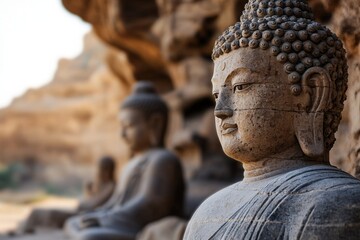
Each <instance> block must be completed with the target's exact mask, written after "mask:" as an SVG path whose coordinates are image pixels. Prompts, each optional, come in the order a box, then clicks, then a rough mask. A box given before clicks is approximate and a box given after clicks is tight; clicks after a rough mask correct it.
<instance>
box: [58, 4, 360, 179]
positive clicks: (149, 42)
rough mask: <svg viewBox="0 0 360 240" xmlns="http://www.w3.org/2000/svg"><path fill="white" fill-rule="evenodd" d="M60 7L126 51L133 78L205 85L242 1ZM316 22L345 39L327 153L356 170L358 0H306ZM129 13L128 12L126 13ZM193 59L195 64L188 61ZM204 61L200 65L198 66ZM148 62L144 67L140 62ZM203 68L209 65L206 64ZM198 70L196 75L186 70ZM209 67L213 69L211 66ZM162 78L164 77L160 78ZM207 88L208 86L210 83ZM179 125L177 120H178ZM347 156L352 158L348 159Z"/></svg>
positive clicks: (357, 156) (72, 5)
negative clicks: (343, 90) (337, 114)
mask: <svg viewBox="0 0 360 240" xmlns="http://www.w3.org/2000/svg"><path fill="white" fill-rule="evenodd" d="M62 1H63V4H64V6H65V7H66V8H67V9H68V10H69V11H71V12H73V13H75V14H77V15H78V16H80V17H81V18H82V19H84V20H85V21H87V22H89V23H91V24H92V25H93V26H94V29H95V31H96V33H97V34H98V35H99V36H100V38H101V39H103V40H104V41H105V42H107V43H109V44H111V45H113V46H114V47H115V48H117V49H121V50H123V51H125V52H126V53H127V54H128V55H129V59H130V62H132V64H133V66H134V69H133V71H134V76H135V78H137V79H138V77H140V76H141V77H144V76H145V77H147V78H148V79H153V78H152V77H155V78H156V79H162V80H161V81H162V83H164V82H168V81H169V79H170V80H171V83H172V86H174V88H175V89H182V88H183V86H184V85H186V84H187V83H190V84H192V83H196V82H201V84H198V85H203V86H205V85H206V84H207V83H206V81H208V79H209V78H208V76H209V71H208V72H206V71H201V70H200V71H199V70H198V69H200V68H202V69H211V66H212V65H211V61H210V60H209V56H210V52H211V49H212V46H213V42H214V40H215V37H216V36H218V35H219V34H220V33H221V32H222V31H223V30H224V29H225V27H227V26H229V25H230V24H231V23H233V22H235V21H236V20H237V19H238V17H239V16H240V14H241V11H242V9H243V7H244V4H245V3H246V2H247V1H246V0H199V1H195V0H190V1H181V0H180V1H174V0H156V1H155V0H151V1H132V2H131V3H130V2H128V1H124V0H108V1H100V0H91V1H77V2H76V3H75V2H73V1H71V0H62ZM309 3H310V4H311V6H312V8H313V9H314V13H315V15H316V17H317V18H318V20H320V21H321V22H323V23H324V24H326V25H327V26H328V27H329V28H331V29H333V30H334V31H335V32H336V33H337V34H338V35H339V36H340V37H341V38H342V39H343V40H344V41H345V46H346V48H347V51H348V57H349V72H350V78H349V90H348V99H349V100H348V101H347V102H346V106H345V111H344V114H343V121H342V124H341V125H340V127H339V131H338V133H337V139H338V141H337V142H336V144H335V146H334V149H333V150H332V152H331V159H332V162H333V164H335V165H337V166H339V167H341V168H343V169H344V170H346V171H348V172H351V173H352V174H357V173H356V172H357V171H360V170H356V169H357V168H359V169H360V167H358V166H357V165H358V162H359V160H360V159H359V141H360V140H359V136H360V134H359V128H360V126H359V122H360V121H359V115H360V110H359V104H360V103H359V102H360V99H359V97H358V94H357V93H358V92H359V83H358V82H359V81H358V80H357V79H358V78H357V76H358V75H359V67H358V65H359V63H358V61H359V59H358V58H359V57H360V56H359V54H360V53H359V51H358V42H359V36H358V35H359V33H358V31H359V29H360V22H359V16H360V15H359V9H360V3H359V2H358V1H357V0H346V1H339V0H335V1H334V0H309ZM130 13H131V14H130ZM192 59H197V60H198V61H197V63H196V64H195V63H194V64H187V63H188V62H189V61H190V60H192ZM200 62H202V64H200ZM146 64H147V67H144V65H146ZM205 66H207V68H206V67H205ZM194 69H197V71H198V72H199V73H198V74H189V72H191V71H194ZM210 71H211V70H210ZM161 76H162V77H163V78H161ZM208 87H209V86H208ZM180 125H181V124H180ZM350 159H351V160H350Z"/></svg>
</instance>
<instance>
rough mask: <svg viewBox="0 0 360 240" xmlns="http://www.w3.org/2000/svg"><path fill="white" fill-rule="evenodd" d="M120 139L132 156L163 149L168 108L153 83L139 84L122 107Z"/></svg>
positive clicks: (142, 82) (143, 82)
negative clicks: (157, 148)
mask: <svg viewBox="0 0 360 240" xmlns="http://www.w3.org/2000/svg"><path fill="white" fill-rule="evenodd" d="M119 118H120V122H121V128H122V130H121V136H122V138H123V139H124V140H125V142H126V143H127V144H128V145H129V148H130V151H131V152H132V153H136V152H141V151H144V150H147V149H148V148H151V147H161V146H163V144H164V136H165V132H166V127H167V119H168V108H167V106H166V104H165V102H164V101H163V100H162V99H161V97H160V96H159V95H158V94H157V93H156V90H155V88H154V86H153V85H152V84H151V83H150V82H145V81H141V82H138V83H137V84H136V85H135V87H134V90H133V92H132V94H131V95H130V96H129V97H127V98H126V99H125V100H124V102H123V103H122V105H121V108H120V114H119Z"/></svg>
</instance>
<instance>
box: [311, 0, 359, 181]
mask: <svg viewBox="0 0 360 240" xmlns="http://www.w3.org/2000/svg"><path fill="white" fill-rule="evenodd" d="M309 2H310V3H311V5H312V7H313V9H314V10H315V13H316V16H317V17H318V19H319V20H320V21H322V22H323V23H324V24H326V25H327V26H328V27H329V28H330V29H332V30H333V31H334V32H336V34H338V36H339V37H340V38H341V39H342V40H343V42H344V44H345V48H346V50H347V57H348V65H349V82H348V91H347V101H346V102H345V110H344V112H343V116H342V122H341V125H340V127H339V131H338V133H337V142H336V145H335V146H334V149H333V151H332V159H333V161H334V163H336V164H338V165H339V166H340V167H341V168H343V169H344V170H346V171H348V172H350V173H351V174H353V175H355V176H356V177H358V178H359V177H360V94H359V93H360V80H359V77H360V2H359V1H358V0H344V1H340V0H311V1H309Z"/></svg>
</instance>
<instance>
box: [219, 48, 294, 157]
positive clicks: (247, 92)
mask: <svg viewBox="0 0 360 240" xmlns="http://www.w3.org/2000/svg"><path fill="white" fill-rule="evenodd" d="M214 63H215V66H214V75H213V77H212V84H213V95H214V97H215V100H216V106H215V120H216V129H217V134H218V137H219V139H220V142H221V145H222V147H223V150H224V152H225V153H226V154H227V155H228V156H230V157H232V158H234V159H236V160H239V161H241V162H251V161H259V160H261V159H263V158H266V157H271V156H273V155H275V154H277V153H281V152H283V151H285V150H286V149H288V148H290V147H292V146H294V145H295V144H298V143H297V139H296V137H295V130H294V124H293V122H294V117H295V112H296V111H297V106H300V105H299V104H300V103H298V102H297V100H296V98H295V97H294V96H293V95H292V94H291V92H290V89H289V88H290V85H289V84H288V83H287V81H286V80H287V75H286V73H285V72H284V70H283V66H282V65H281V64H280V63H278V62H277V61H276V59H274V58H273V57H272V56H270V55H269V54H268V53H267V52H266V51H263V50H260V49H250V48H240V49H237V50H234V51H232V52H230V53H228V54H225V55H223V56H220V57H219V58H217V59H216V60H215V61H214Z"/></svg>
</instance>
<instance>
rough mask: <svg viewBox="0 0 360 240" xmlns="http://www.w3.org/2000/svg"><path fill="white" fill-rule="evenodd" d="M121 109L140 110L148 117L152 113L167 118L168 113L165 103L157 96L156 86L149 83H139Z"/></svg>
mask: <svg viewBox="0 0 360 240" xmlns="http://www.w3.org/2000/svg"><path fill="white" fill-rule="evenodd" d="M120 108H121V109H125V108H131V109H138V110H140V111H142V112H143V113H145V115H146V116H149V114H152V113H160V114H163V115H164V116H167V112H168V108H167V106H166V103H165V101H164V100H163V99H162V98H161V97H160V96H159V94H157V92H156V89H155V87H154V85H153V84H152V83H151V82H148V81H139V82H137V83H136V84H135V86H134V88H133V90H132V93H131V95H130V96H128V97H127V98H126V99H125V100H124V102H123V103H122V104H121V107H120Z"/></svg>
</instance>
